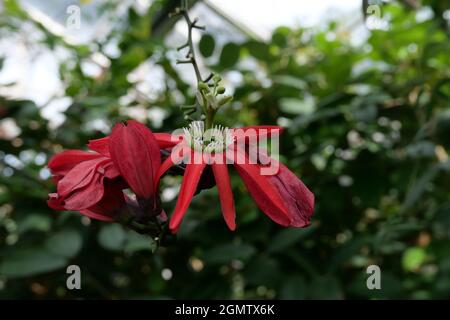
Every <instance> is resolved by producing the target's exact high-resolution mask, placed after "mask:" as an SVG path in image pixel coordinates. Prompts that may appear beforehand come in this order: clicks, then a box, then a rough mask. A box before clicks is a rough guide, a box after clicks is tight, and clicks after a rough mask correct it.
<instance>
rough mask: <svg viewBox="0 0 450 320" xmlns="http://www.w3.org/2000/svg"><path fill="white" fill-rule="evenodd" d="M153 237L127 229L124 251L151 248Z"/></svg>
mask: <svg viewBox="0 0 450 320" xmlns="http://www.w3.org/2000/svg"><path fill="white" fill-rule="evenodd" d="M153 243H154V241H153V239H152V238H150V237H149V236H146V235H143V234H139V233H136V232H134V231H129V232H127V234H126V239H125V246H124V250H125V251H126V252H130V253H132V252H137V251H141V250H149V251H152V250H153Z"/></svg>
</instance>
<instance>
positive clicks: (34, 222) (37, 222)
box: [19, 213, 52, 233]
mask: <svg viewBox="0 0 450 320" xmlns="http://www.w3.org/2000/svg"><path fill="white" fill-rule="evenodd" d="M51 223H52V220H51V219H50V216H45V215H41V214H34V213H31V214H29V215H27V216H25V218H24V219H23V220H22V221H20V224H19V232H20V233H26V232H28V231H32V230H33V231H41V232H46V231H49V230H50V227H51Z"/></svg>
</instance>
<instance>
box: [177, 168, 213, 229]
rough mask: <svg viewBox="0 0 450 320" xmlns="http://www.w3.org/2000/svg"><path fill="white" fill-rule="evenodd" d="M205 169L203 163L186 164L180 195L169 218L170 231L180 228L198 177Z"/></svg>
mask: <svg viewBox="0 0 450 320" xmlns="http://www.w3.org/2000/svg"><path fill="white" fill-rule="evenodd" d="M205 167H206V164H205V163H202V164H188V165H187V166H186V171H185V172H184V176H183V182H182V183H181V188H180V193H179V195H178V201H177V204H176V205H175V209H174V211H173V214H172V217H171V218H170V223H169V227H170V229H171V230H172V231H174V230H177V229H178V227H179V226H180V223H181V220H182V219H183V216H184V214H185V213H186V210H187V208H188V207H189V204H190V203H191V200H192V197H193V196H194V193H195V190H196V189H197V184H198V181H199V180H200V176H201V175H202V172H203V169H205Z"/></svg>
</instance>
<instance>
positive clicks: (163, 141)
mask: <svg viewBox="0 0 450 320" xmlns="http://www.w3.org/2000/svg"><path fill="white" fill-rule="evenodd" d="M153 135H154V136H155V139H156V142H158V146H159V148H160V149H166V148H171V147H173V146H175V145H177V144H178V143H179V142H180V136H175V135H172V134H170V133H154V134H153Z"/></svg>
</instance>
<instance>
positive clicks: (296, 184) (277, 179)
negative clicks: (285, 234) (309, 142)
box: [269, 163, 314, 228]
mask: <svg viewBox="0 0 450 320" xmlns="http://www.w3.org/2000/svg"><path fill="white" fill-rule="evenodd" d="M269 180H270V181H271V183H272V184H273V185H274V186H275V187H276V188H277V189H278V191H279V194H280V195H281V196H282V198H283V200H284V203H285V206H286V207H287V209H288V212H289V215H290V217H291V226H293V227H299V228H302V227H305V226H308V225H309V224H310V223H311V222H310V220H311V217H312V215H313V213H314V194H313V193H312V192H311V191H309V189H308V188H307V187H306V186H305V185H304V183H303V182H302V181H301V180H300V179H298V178H297V176H296V175H295V174H294V173H293V172H291V171H290V170H289V169H288V168H287V167H286V166H285V165H283V164H281V163H280V170H279V171H278V174H277V175H274V176H269Z"/></svg>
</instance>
